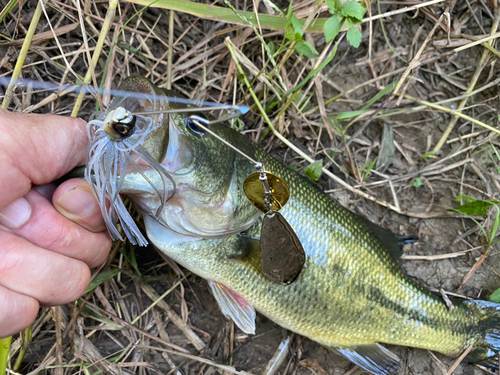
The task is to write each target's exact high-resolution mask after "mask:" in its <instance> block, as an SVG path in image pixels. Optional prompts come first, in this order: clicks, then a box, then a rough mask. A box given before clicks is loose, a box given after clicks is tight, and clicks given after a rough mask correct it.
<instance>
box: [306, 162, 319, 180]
mask: <svg viewBox="0 0 500 375" xmlns="http://www.w3.org/2000/svg"><path fill="white" fill-rule="evenodd" d="M322 168H323V160H316V161H315V162H314V163H312V164H310V165H309V167H307V168H306V170H305V171H304V174H305V175H306V176H307V177H309V178H310V179H311V180H313V181H316V180H317V179H318V178H319V177H320V176H321V169H322Z"/></svg>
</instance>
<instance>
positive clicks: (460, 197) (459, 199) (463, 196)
mask: <svg viewBox="0 0 500 375" xmlns="http://www.w3.org/2000/svg"><path fill="white" fill-rule="evenodd" d="M455 201H457V202H459V203H461V202H462V201H466V202H467V203H469V202H475V201H476V198H472V197H469V196H468V195H466V194H464V193H460V194H458V197H457V198H456V199H455Z"/></svg>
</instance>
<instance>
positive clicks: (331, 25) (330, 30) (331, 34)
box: [323, 16, 340, 43]
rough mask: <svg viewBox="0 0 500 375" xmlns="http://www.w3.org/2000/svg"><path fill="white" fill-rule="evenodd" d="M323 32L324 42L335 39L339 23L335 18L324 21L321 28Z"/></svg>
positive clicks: (338, 30)
mask: <svg viewBox="0 0 500 375" xmlns="http://www.w3.org/2000/svg"><path fill="white" fill-rule="evenodd" d="M323 30H324V32H325V39H326V42H327V43H328V42H330V41H331V40H333V39H335V37H336V36H337V35H339V32H340V21H339V19H338V18H337V17H336V16H333V17H332V18H329V19H327V20H326V22H325V25H324V26H323Z"/></svg>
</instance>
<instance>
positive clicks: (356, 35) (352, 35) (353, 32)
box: [346, 25, 362, 48]
mask: <svg viewBox="0 0 500 375" xmlns="http://www.w3.org/2000/svg"><path fill="white" fill-rule="evenodd" d="M361 36H362V35H361V31H359V30H358V29H356V28H355V27H354V25H351V27H349V30H347V35H346V37H347V41H348V42H349V44H350V45H351V46H353V47H354V48H358V47H359V45H360V44H361Z"/></svg>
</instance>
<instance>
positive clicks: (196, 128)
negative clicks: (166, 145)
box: [186, 117, 205, 137]
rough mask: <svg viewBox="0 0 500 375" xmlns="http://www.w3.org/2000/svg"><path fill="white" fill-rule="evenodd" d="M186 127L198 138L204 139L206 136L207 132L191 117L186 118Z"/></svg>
mask: <svg viewBox="0 0 500 375" xmlns="http://www.w3.org/2000/svg"><path fill="white" fill-rule="evenodd" d="M186 126H187V128H188V129H189V130H190V131H191V132H192V133H194V134H196V135H197V136H200V137H203V136H204V135H205V131H204V130H203V129H202V128H201V127H199V126H198V125H197V124H196V122H195V121H193V120H192V119H191V118H189V117H188V118H186Z"/></svg>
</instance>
